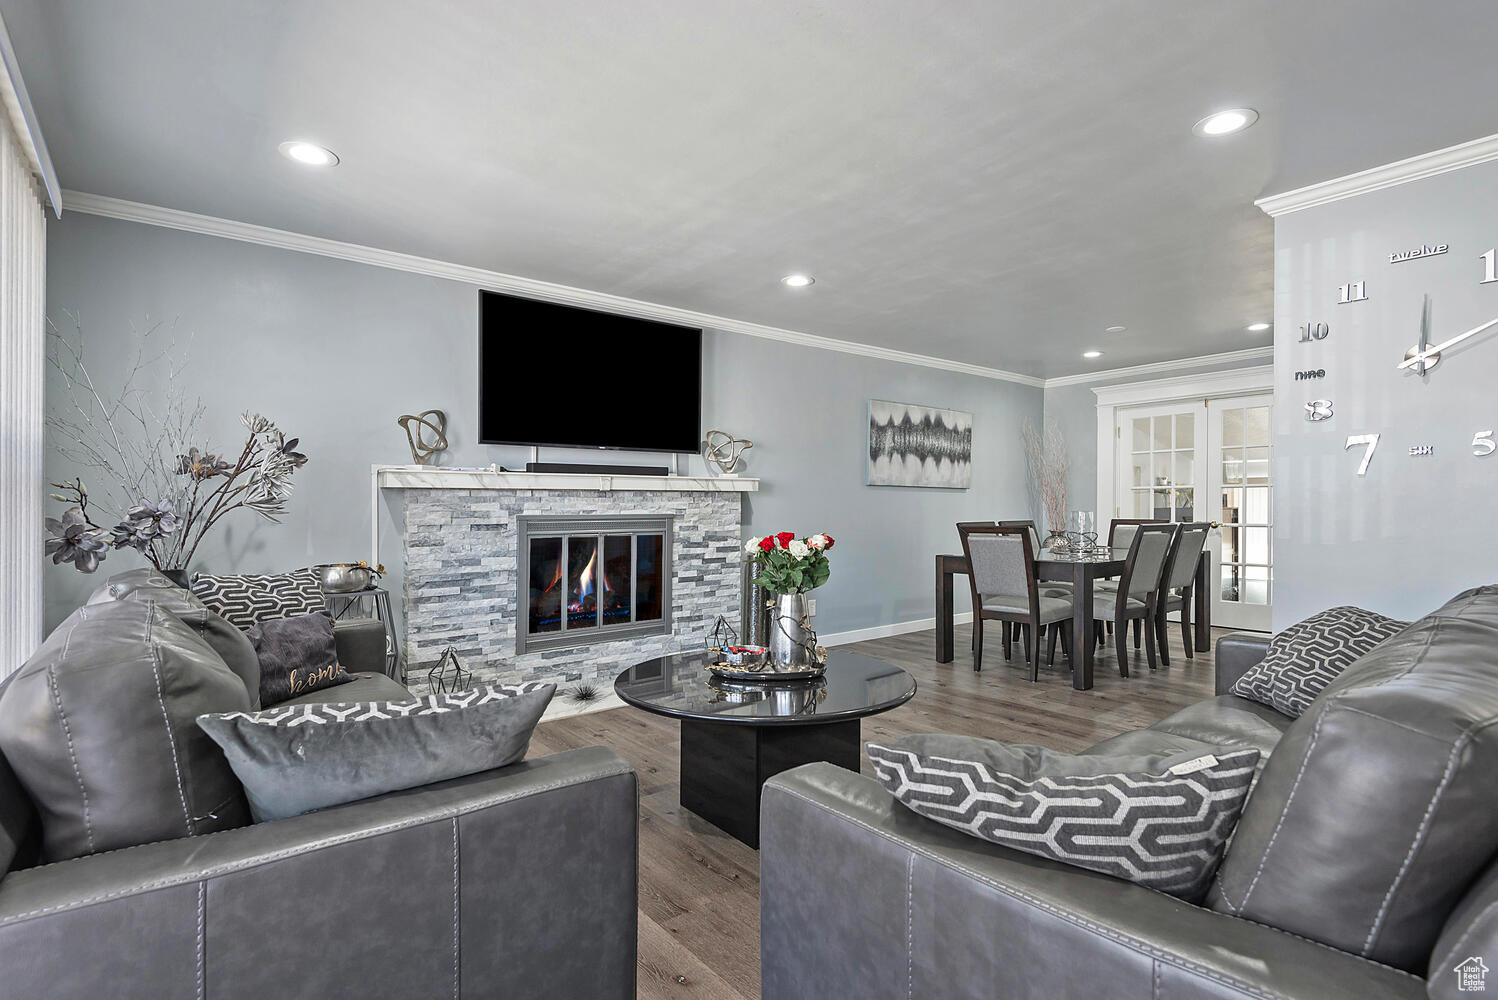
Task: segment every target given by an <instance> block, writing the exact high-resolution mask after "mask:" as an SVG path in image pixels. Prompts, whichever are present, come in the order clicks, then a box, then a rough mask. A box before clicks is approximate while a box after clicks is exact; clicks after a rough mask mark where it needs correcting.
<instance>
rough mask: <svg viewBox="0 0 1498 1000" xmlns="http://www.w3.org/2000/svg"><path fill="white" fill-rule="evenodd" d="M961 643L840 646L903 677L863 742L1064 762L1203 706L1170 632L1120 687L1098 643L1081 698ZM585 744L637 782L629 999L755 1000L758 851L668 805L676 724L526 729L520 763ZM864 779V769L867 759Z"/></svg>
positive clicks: (601, 720)
mask: <svg viewBox="0 0 1498 1000" xmlns="http://www.w3.org/2000/svg"><path fill="white" fill-rule="evenodd" d="M970 636H971V632H970V631H969V629H967V628H965V627H959V628H958V629H957V634H956V637H955V646H956V648H957V659H956V661H955V662H953V663H947V664H938V663H937V662H936V659H935V644H936V639H935V635H934V634H933V633H932V632H930V631H926V632H913V633H910V634H908V635H902V636H895V637H892V638H888V639H875V640H871V641H869V642H862V643H858V644H856V645H854V646H851V647H848V648H851V649H856V650H858V651H859V652H862V653H866V654H868V655H870V656H874V657H878V658H879V659H882V660H886V661H888V662H890V663H893V664H896V665H898V666H901V667H904V668H905V669H906V670H909V671H910V672H911V673H912V674H913V675H914V676H915V678H916V684H917V690H916V695H915V697H914V698H912V699H911V700H910V701H909V702H908V703H906V704H905V705H902V706H901V707H900V708H897V709H895V710H894V711H891V712H886V713H884V714H883V715H877V716H874V717H872V718H868V719H865V720H863V736H864V739H866V740H869V739H879V740H892V739H898V738H899V737H901V736H904V735H906V734H909V733H931V732H942V733H966V734H969V735H973V736H984V737H988V738H991V739H997V740H1004V741H1006V742H1010V743H1037V744H1041V745H1044V746H1049V747H1052V748H1054V749H1057V750H1066V751H1077V750H1081V749H1083V748H1084V747H1087V746H1090V745H1091V744H1093V743H1096V742H1097V741H1099V740H1101V739H1104V738H1106V737H1109V736H1113V735H1116V734H1118V733H1121V732H1125V731H1127V730H1130V729H1137V728H1140V727H1141V726H1147V725H1149V724H1151V723H1153V722H1156V721H1158V720H1159V719H1162V718H1164V717H1165V716H1167V715H1169V714H1170V713H1172V712H1174V711H1176V710H1177V709H1179V708H1183V707H1184V706H1186V705H1189V704H1192V703H1193V702H1197V701H1200V700H1202V699H1203V698H1207V697H1210V696H1211V695H1212V690H1213V660H1212V654H1211V653H1210V652H1209V653H1197V654H1196V658H1195V659H1193V660H1187V659H1186V658H1185V656H1184V655H1183V650H1182V648H1181V637H1180V630H1179V628H1172V629H1171V635H1170V660H1171V665H1170V666H1169V667H1163V666H1162V667H1161V668H1160V669H1159V670H1157V671H1155V672H1153V673H1151V672H1150V670H1149V666H1148V664H1147V663H1146V662H1145V659H1144V654H1143V652H1142V651H1141V652H1139V653H1135V652H1134V650H1133V649H1132V644H1131V645H1130V648H1129V649H1128V653H1129V672H1130V674H1131V675H1132V676H1131V677H1129V678H1127V679H1125V678H1121V677H1119V676H1118V670H1117V664H1116V661H1115V654H1114V649H1113V646H1112V644H1111V642H1110V644H1109V645H1108V646H1107V648H1105V649H1099V650H1098V655H1097V660H1096V667H1095V680H1096V686H1095V687H1094V688H1093V689H1092V690H1091V691H1075V690H1073V689H1072V687H1071V678H1070V674H1069V673H1068V671H1067V669H1066V667H1065V666H1064V657H1063V656H1062V655H1061V653H1060V651H1059V650H1058V651H1057V655H1056V666H1055V667H1051V668H1046V667H1045V666H1042V667H1041V674H1040V682H1039V683H1037V684H1031V683H1030V680H1029V673H1028V671H1027V670H1026V668H1025V667H1024V666H1023V665H1022V664H1021V663H1020V662H1019V659H1018V657H1019V654H1018V653H1017V652H1016V654H1015V656H1016V659H1015V660H1014V661H1013V662H1011V663H1005V662H1004V659H1003V654H1002V651H1001V650H1000V649H999V643H998V628H997V627H996V626H995V625H990V632H989V633H988V635H987V638H988V639H989V640H990V641H989V642H988V643H987V645H988V646H989V650H987V651H985V652H986V655H985V658H984V665H983V671H982V672H981V673H974V672H973V669H972V660H971V657H970V654H969V652H968V649H969V641H970ZM1215 639H1216V637H1215V636H1214V642H1215ZM592 745H602V746H606V747H609V748H611V749H613V750H614V751H616V752H617V753H619V754H620V755H622V756H623V757H625V758H626V759H628V760H629V761H630V762H631V763H632V764H634V766H635V768H636V769H637V770H638V771H639V780H640V890H639V891H640V959H639V963H640V964H639V993H638V995H639V997H640V998H641V1000H657V998H705V997H712V998H722V1000H757V998H758V997H759V853H758V852H757V851H754V850H752V849H750V848H748V847H745V846H744V845H743V844H741V843H739V842H738V841H737V840H734V839H733V838H732V837H729V836H728V835H727V834H725V833H723V832H721V831H720V830H718V829H717V827H714V826H712V825H711V824H709V823H706V822H704V821H703V820H700V819H698V818H697V817H695V816H693V815H692V814H691V813H689V812H686V811H685V810H683V809H682V808H681V805H680V804H679V802H678V800H677V796H678V782H679V780H680V774H679V766H678V759H677V755H678V751H679V749H680V737H679V730H678V724H677V723H676V722H673V721H671V720H669V719H665V718H662V717H660V716H656V715H650V714H647V713H645V712H642V711H639V710H638V709H634V708H618V709H612V710H610V711H606V712H597V713H594V714H592V715H580V716H574V717H572V718H566V719H557V720H555V721H552V722H544V723H542V724H541V725H540V726H539V727H538V728H537V730H536V734H535V737H534V739H533V740H532V743H531V753H532V754H533V755H539V754H545V753H554V752H556V751H558V750H566V749H570V748H574V747H584V746H592ZM863 770H864V773H869V772H870V768H869V764H868V761H867V760H865V761H864V764H863Z"/></svg>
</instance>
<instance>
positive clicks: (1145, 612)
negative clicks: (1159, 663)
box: [1083, 522, 1178, 677]
mask: <svg viewBox="0 0 1498 1000" xmlns="http://www.w3.org/2000/svg"><path fill="white" fill-rule="evenodd" d="M1177 527H1178V526H1177V525H1174V524H1170V523H1169V522H1152V523H1144V524H1139V525H1138V526H1137V527H1135V529H1134V536H1133V539H1132V541H1131V542H1130V544H1129V556H1128V559H1127V560H1126V561H1125V562H1124V570H1123V575H1122V576H1120V577H1119V578H1118V585H1117V588H1116V589H1113V588H1098V589H1097V590H1096V591H1095V592H1094V593H1093V595H1092V617H1093V619H1094V620H1095V621H1098V622H1112V623H1113V633H1114V641H1113V648H1114V649H1115V650H1116V651H1117V653H1118V674H1119V676H1120V677H1127V676H1129V662H1128V658H1127V656H1128V654H1127V652H1126V651H1125V649H1124V646H1125V643H1124V641H1123V640H1124V635H1125V633H1126V631H1127V629H1128V627H1129V622H1131V621H1137V622H1139V623H1140V624H1141V627H1142V631H1143V633H1144V649H1145V654H1146V655H1147V656H1148V657H1149V665H1150V669H1151V670H1154V669H1155V602H1156V600H1157V599H1158V597H1159V592H1160V588H1161V586H1162V584H1163V583H1164V580H1165V570H1166V563H1167V562H1168V561H1169V557H1170V549H1171V546H1172V545H1173V544H1174V543H1175V536H1176V530H1177ZM1099 631H1100V630H1099V629H1097V628H1094V629H1093V635H1092V636H1090V637H1083V640H1084V641H1096V639H1097V637H1098V633H1099Z"/></svg>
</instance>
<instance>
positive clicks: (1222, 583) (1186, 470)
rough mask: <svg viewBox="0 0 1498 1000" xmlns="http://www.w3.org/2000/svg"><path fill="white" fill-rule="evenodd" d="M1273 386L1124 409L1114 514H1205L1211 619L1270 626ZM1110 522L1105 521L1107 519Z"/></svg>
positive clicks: (1227, 624) (1175, 517) (1161, 517)
mask: <svg viewBox="0 0 1498 1000" xmlns="http://www.w3.org/2000/svg"><path fill="white" fill-rule="evenodd" d="M1272 401H1273V396H1272V395H1267V394H1265V395H1252V396H1233V397H1225V398H1222V399H1209V400H1203V399H1201V398H1200V397H1198V398H1197V399H1194V400H1181V401H1177V402H1174V403H1165V404H1160V405H1154V406H1137V407H1132V408H1129V409H1120V410H1118V411H1117V426H1116V429H1115V432H1114V439H1115V441H1116V442H1117V449H1118V450H1117V461H1116V463H1115V468H1116V469H1117V470H1118V481H1117V484H1116V487H1115V492H1114V496H1115V498H1116V499H1115V505H1114V510H1115V514H1114V516H1115V517H1131V518H1132V517H1138V518H1149V519H1152V520H1157V521H1178V522H1184V521H1208V522H1218V524H1219V527H1217V528H1214V530H1213V531H1212V532H1211V534H1209V535H1208V536H1207V538H1208V541H1207V545H1208V551H1209V552H1211V555H1212V566H1213V573H1212V579H1211V581H1210V589H1211V593H1210V595H1209V596H1210V598H1211V600H1212V624H1213V625H1219V626H1222V627H1224V628H1235V629H1251V630H1257V631H1265V632H1267V631H1269V628H1270V625H1269V617H1270V610H1271V607H1270V606H1271V601H1272V599H1273V585H1274V559H1273V551H1272V548H1271V536H1272V534H1273V523H1272V520H1271V518H1272V513H1271V512H1272V510H1273V506H1272V501H1273V494H1272V489H1273V487H1272V484H1271V483H1270V478H1269V476H1270V472H1269V469H1270V463H1269V448H1270V411H1271V404H1272ZM1100 530H1106V526H1100Z"/></svg>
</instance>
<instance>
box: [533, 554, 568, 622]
mask: <svg viewBox="0 0 1498 1000" xmlns="http://www.w3.org/2000/svg"><path fill="white" fill-rule="evenodd" d="M530 547H531V551H530V570H531V573H530V575H531V578H530V588H529V589H530V601H529V603H530V608H529V627H530V630H531V632H532V633H536V632H560V631H561V629H562V540H561V539H560V538H532V539H531V540H530Z"/></svg>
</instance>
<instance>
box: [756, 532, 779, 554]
mask: <svg viewBox="0 0 1498 1000" xmlns="http://www.w3.org/2000/svg"><path fill="white" fill-rule="evenodd" d="M759 547H760V548H761V549H764V550H765V551H766V552H769V551H770V550H771V549H773V548H774V547H775V539H773V538H771V537H770V536H769V535H766V536H765V537H764V538H761V539H760V540H759Z"/></svg>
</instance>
